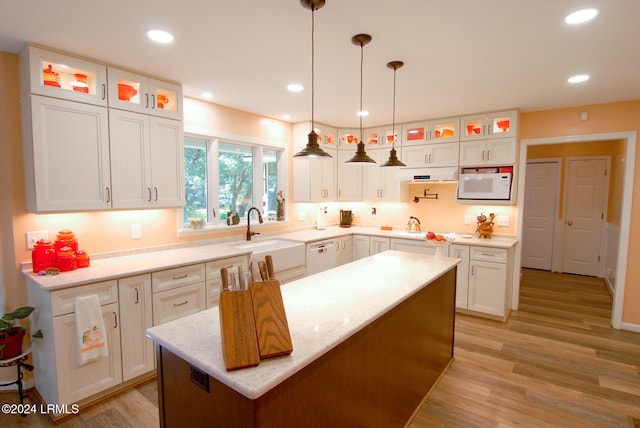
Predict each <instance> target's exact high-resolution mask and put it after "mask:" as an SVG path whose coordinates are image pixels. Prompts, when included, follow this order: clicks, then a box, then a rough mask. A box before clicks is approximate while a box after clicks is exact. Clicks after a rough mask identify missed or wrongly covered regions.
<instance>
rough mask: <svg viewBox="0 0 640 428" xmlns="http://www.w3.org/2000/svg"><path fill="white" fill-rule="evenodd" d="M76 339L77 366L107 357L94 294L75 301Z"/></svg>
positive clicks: (100, 315)
mask: <svg viewBox="0 0 640 428" xmlns="http://www.w3.org/2000/svg"><path fill="white" fill-rule="evenodd" d="M76 338H77V339H78V364H80V365H84V364H86V363H88V362H89V361H92V360H95V359H97V358H100V357H106V356H108V355H109V350H108V346H107V332H106V331H105V329H104V320H103V319H102V311H101V310H100V298H99V297H98V296H97V295H95V294H92V295H90V296H86V297H78V298H77V299H76Z"/></svg>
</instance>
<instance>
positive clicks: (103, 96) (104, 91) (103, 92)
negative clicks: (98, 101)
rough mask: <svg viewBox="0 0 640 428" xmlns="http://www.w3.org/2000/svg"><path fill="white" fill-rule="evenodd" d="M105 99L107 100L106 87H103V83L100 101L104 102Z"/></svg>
mask: <svg viewBox="0 0 640 428" xmlns="http://www.w3.org/2000/svg"><path fill="white" fill-rule="evenodd" d="M105 98H107V85H105V84H104V83H103V84H102V99H103V100H104V99H105Z"/></svg>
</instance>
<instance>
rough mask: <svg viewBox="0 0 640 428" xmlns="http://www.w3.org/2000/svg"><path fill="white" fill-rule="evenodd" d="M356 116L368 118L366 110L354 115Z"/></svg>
mask: <svg viewBox="0 0 640 428" xmlns="http://www.w3.org/2000/svg"><path fill="white" fill-rule="evenodd" d="M356 114H357V115H358V116H369V112H368V111H366V110H363V111H359V112H358V113H356Z"/></svg>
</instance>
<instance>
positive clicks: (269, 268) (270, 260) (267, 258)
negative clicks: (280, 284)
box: [264, 255, 276, 279]
mask: <svg viewBox="0 0 640 428" xmlns="http://www.w3.org/2000/svg"><path fill="white" fill-rule="evenodd" d="M264 261H265V262H266V263H267V274H268V275H269V279H276V274H275V271H274V269H273V257H271V256H270V255H267V256H265V257H264Z"/></svg>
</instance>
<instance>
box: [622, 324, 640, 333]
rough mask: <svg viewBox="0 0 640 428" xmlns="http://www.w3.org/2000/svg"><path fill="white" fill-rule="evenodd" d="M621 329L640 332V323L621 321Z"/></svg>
mask: <svg viewBox="0 0 640 428" xmlns="http://www.w3.org/2000/svg"><path fill="white" fill-rule="evenodd" d="M620 329H621V330H627V331H633V332H634V333H640V325H639V324H631V323H628V322H623V323H622V324H621V325H620Z"/></svg>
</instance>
